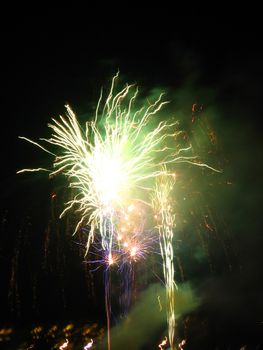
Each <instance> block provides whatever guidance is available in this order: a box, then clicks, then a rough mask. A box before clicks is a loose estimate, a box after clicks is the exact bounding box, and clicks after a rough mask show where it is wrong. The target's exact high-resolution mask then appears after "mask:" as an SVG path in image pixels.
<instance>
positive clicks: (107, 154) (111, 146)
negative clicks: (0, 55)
mask: <svg viewBox="0 0 263 350" xmlns="http://www.w3.org/2000/svg"><path fill="white" fill-rule="evenodd" d="M117 78H118V74H117V75H116V76H114V78H113V79H112V84H111V88H110V91H109V94H108V96H107V97H106V99H105V102H104V104H103V105H102V101H103V94H102V93H101V95H100V98H99V101H98V104H97V108H96V113H95V118H94V120H92V121H88V122H86V124H85V127H84V128H82V127H81V125H80V124H79V122H78V120H77V117H76V115H75V114H74V112H73V111H72V109H71V108H70V107H69V106H66V110H67V114H66V117H62V116H60V119H59V120H56V119H52V121H53V123H52V124H49V127H50V128H51V129H52V136H51V137H50V138H48V139H43V138H42V139H40V141H42V143H46V144H47V145H49V146H50V145H51V146H54V149H55V150H52V151H51V150H49V149H48V148H46V147H44V146H43V145H42V144H40V143H37V142H34V141H32V140H30V139H27V138H25V137H21V138H22V139H25V140H27V141H29V142H30V143H32V144H34V145H36V146H38V147H40V148H41V149H42V150H44V151H45V152H47V153H49V154H50V155H51V156H53V157H54V161H53V169H52V170H48V169H44V168H36V169H23V170H21V171H19V173H21V172H25V171H48V172H49V176H50V177H53V176H55V175H58V174H63V175H64V176H65V177H66V178H67V180H68V183H69V188H71V189H72V190H73V191H74V196H73V198H72V199H70V200H69V201H68V202H67V203H66V205H65V209H64V210H63V212H62V213H61V215H60V216H61V217H62V216H63V215H64V214H65V213H66V212H67V211H69V210H75V213H76V215H77V216H78V218H79V219H78V222H77V224H76V227H75V232H74V233H76V232H77V231H78V230H79V229H81V228H85V227H88V228H89V230H88V238H87V243H86V254H88V253H89V251H90V246H91V245H93V244H94V245H95V247H98V244H97V242H98V236H99V237H100V238H99V243H100V244H99V246H100V247H99V248H95V250H96V249H97V252H99V253H100V255H101V257H100V258H99V259H95V261H94V263H100V262H101V263H102V264H104V265H105V264H106V266H107V269H109V268H111V267H112V266H116V265H117V266H118V267H119V269H120V270H123V266H125V265H131V264H132V263H133V262H136V261H140V260H142V259H145V258H146V256H147V254H149V253H150V252H152V251H153V250H154V248H153V245H154V244H153V243H154V242H155V239H154V238H153V235H154V234H155V238H156V237H157V239H158V238H159V242H160V250H161V256H162V258H163V273H164V282H165V286H166V291H167V293H166V296H167V321H168V328H169V342H170V345H171V346H173V338H174V329H175V315H174V303H175V301H174V288H175V281H174V262H173V235H174V228H175V219H174V218H175V217H174V208H173V204H172V196H173V193H172V191H173V187H174V184H175V168H176V165H177V164H179V163H190V164H193V165H196V166H200V167H207V168H210V169H212V170H215V169H213V168H211V167H209V166H208V165H206V164H204V163H201V162H199V161H198V159H197V157H196V156H194V155H192V153H191V145H185V144H182V142H179V141H178V139H179V136H180V135H181V134H182V132H181V131H180V130H178V123H177V122H173V121H172V122H167V121H165V120H161V121H158V116H159V114H158V112H159V111H160V110H161V109H162V107H163V106H164V105H165V104H167V102H166V101H162V98H163V95H162V94H161V95H160V96H159V97H158V98H157V99H156V100H155V101H154V102H147V105H142V106H139V107H137V100H136V98H137V95H138V89H137V88H136V87H135V86H133V85H126V86H125V87H124V88H123V89H122V90H120V91H117V92H115V85H116V80H117ZM56 150H57V151H56ZM149 233H150V234H149ZM93 254H94V252H93ZM95 255H96V254H95ZM107 280H108V279H107ZM107 288H108V287H107V286H106V288H105V293H106V295H107V301H106V306H107V305H108V307H109V289H107ZM108 311H109V310H108ZM107 315H108V318H109V312H107ZM108 324H109V323H108ZM108 348H110V344H109V341H108Z"/></svg>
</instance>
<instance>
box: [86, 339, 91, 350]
mask: <svg viewBox="0 0 263 350" xmlns="http://www.w3.org/2000/svg"><path fill="white" fill-rule="evenodd" d="M92 345H93V339H91V340H90V342H88V344H87V345H85V346H84V350H87V349H90V348H91V347H92Z"/></svg>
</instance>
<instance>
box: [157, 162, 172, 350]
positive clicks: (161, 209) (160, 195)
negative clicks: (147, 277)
mask: <svg viewBox="0 0 263 350" xmlns="http://www.w3.org/2000/svg"><path fill="white" fill-rule="evenodd" d="M174 184H175V178H174V177H172V176H169V174H167V171H166V169H165V168H164V171H163V175H162V176H160V177H159V178H157V179H156V185H155V192H154V195H153V207H154V208H155V212H156V216H157V222H158V224H157V227H158V230H159V239H160V250H161V255H162V259H163V275H164V282H165V287H166V310H167V312H166V314H167V324H168V337H169V343H170V346H171V349H173V344H174V333H175V314H174V307H175V300H174V288H175V287H176V284H175V281H174V262H173V228H174V227H175V223H174V220H175V217H174V214H173V213H172V205H171V192H172V190H173V187H174Z"/></svg>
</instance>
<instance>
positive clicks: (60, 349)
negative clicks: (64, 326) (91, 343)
mask: <svg viewBox="0 0 263 350" xmlns="http://www.w3.org/2000/svg"><path fill="white" fill-rule="evenodd" d="M68 343H69V341H68V339H66V341H65V343H63V344H62V345H61V346H60V347H59V350H63V349H65V348H66V347H67V346H68Z"/></svg>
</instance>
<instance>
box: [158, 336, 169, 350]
mask: <svg viewBox="0 0 263 350" xmlns="http://www.w3.org/2000/svg"><path fill="white" fill-rule="evenodd" d="M167 340H168V339H167V337H164V339H163V341H162V342H161V343H160V344H159V345H158V348H160V350H163V346H165V345H166V344H167Z"/></svg>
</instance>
